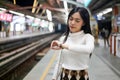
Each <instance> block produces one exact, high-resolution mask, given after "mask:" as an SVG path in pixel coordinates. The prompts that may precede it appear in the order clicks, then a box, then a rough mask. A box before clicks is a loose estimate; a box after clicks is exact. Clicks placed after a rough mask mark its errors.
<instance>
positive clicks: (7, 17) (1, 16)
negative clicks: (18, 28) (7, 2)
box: [0, 13, 12, 22]
mask: <svg viewBox="0 0 120 80" xmlns="http://www.w3.org/2000/svg"><path fill="white" fill-rule="evenodd" d="M0 21H8V22H11V21H12V14H8V13H0Z"/></svg>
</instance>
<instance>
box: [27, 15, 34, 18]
mask: <svg viewBox="0 0 120 80" xmlns="http://www.w3.org/2000/svg"><path fill="white" fill-rule="evenodd" d="M26 17H27V18H30V19H34V17H32V16H29V15H26Z"/></svg>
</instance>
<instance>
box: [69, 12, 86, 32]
mask: <svg viewBox="0 0 120 80" xmlns="http://www.w3.org/2000/svg"><path fill="white" fill-rule="evenodd" d="M68 24H69V29H70V31H71V32H72V33H74V32H79V31H80V30H81V27H82V26H83V24H84V22H83V19H82V18H81V16H80V14H79V12H76V13H74V14H73V15H72V16H70V18H69V20H68Z"/></svg>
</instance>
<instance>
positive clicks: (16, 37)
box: [0, 32, 51, 43]
mask: <svg viewBox="0 0 120 80" xmlns="http://www.w3.org/2000/svg"><path fill="white" fill-rule="evenodd" d="M49 33H51V32H33V33H23V34H21V35H14V36H13V35H11V36H9V37H2V38H0V43H1V42H3V41H8V40H16V39H22V38H27V37H32V36H37V35H44V34H49Z"/></svg>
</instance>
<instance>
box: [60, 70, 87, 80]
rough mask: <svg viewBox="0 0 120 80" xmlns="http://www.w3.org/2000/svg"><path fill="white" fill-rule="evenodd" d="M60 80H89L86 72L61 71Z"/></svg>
mask: <svg viewBox="0 0 120 80" xmlns="http://www.w3.org/2000/svg"><path fill="white" fill-rule="evenodd" d="M60 80H89V77H88V71H87V70H68V69H62V73H61V75H60Z"/></svg>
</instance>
